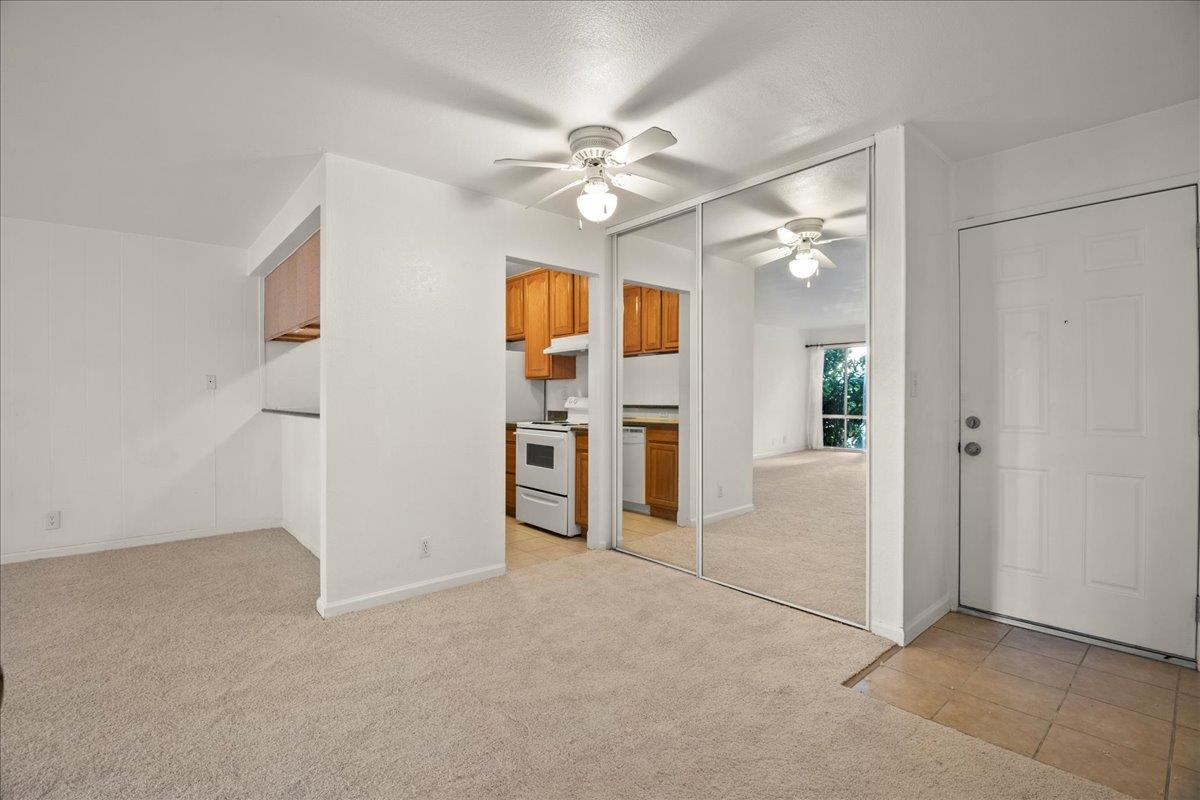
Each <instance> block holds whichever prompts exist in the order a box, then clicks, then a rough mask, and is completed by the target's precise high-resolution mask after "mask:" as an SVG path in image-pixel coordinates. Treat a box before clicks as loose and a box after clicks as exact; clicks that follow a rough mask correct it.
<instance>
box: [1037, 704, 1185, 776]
mask: <svg viewBox="0 0 1200 800" xmlns="http://www.w3.org/2000/svg"><path fill="white" fill-rule="evenodd" d="M1054 724H1055V725H1062V726H1064V727H1067V728H1070V729H1071V730H1074V731H1079V732H1080V733H1086V734H1089V735H1091V736H1095V737H1096V738H1098V739H1103V740H1105V741H1106V742H1112V743H1114V744H1119V745H1124V746H1125V747H1128V748H1130V749H1131V750H1136V751H1138V752H1139V753H1145V754H1146V755H1148V756H1154V757H1155V758H1161V759H1163V760H1164V761H1165V760H1166V759H1167V757H1168V756H1169V755H1170V754H1171V723H1169V722H1167V721H1166V720H1162V719H1157V718H1155V717H1148V716H1146V715H1145V714H1139V713H1138V712H1136V711H1130V710H1129V709H1126V708H1120V707H1118V706H1114V705H1110V704H1109V703H1103V702H1101V701H1099V700H1093V699H1092V698H1090V697H1084V696H1083V695H1078V694H1068V695H1067V697H1066V699H1065V700H1063V704H1062V707H1061V708H1060V709H1059V710H1058V714H1057V715H1056V716H1055V717H1054Z"/></svg>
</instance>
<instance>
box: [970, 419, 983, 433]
mask: <svg viewBox="0 0 1200 800" xmlns="http://www.w3.org/2000/svg"><path fill="white" fill-rule="evenodd" d="M966 423H967V427H968V428H970V429H971V430H975V429H976V428H978V427H979V426H980V425H982V424H983V423H981V422H980V421H979V417H967V419H966Z"/></svg>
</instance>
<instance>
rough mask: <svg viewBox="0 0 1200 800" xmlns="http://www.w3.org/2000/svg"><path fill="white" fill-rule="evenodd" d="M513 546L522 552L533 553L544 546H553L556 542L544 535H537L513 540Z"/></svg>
mask: <svg viewBox="0 0 1200 800" xmlns="http://www.w3.org/2000/svg"><path fill="white" fill-rule="evenodd" d="M512 546H513V548H515V549H517V550H520V551H521V552H522V553H532V552H534V551H536V550H541V549H542V548H544V547H553V546H554V542H552V541H550V540H549V539H547V538H545V537H542V536H535V537H533V538H530V539H521V540H520V541H517V542H513V545H512Z"/></svg>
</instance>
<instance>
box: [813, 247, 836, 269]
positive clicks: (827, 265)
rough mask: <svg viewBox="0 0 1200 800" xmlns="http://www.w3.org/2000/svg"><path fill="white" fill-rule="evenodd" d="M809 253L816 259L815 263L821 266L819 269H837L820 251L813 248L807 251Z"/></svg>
mask: <svg viewBox="0 0 1200 800" xmlns="http://www.w3.org/2000/svg"><path fill="white" fill-rule="evenodd" d="M809 252H810V253H812V254H813V255H814V256H816V257H817V263H818V264H820V265H821V269H837V264H835V263H833V262H832V261H830V260H829V256H827V255H825V254H824V253H822V252H821V251H820V250H818V249H816V248H815V247H814V248H812V249H811V250H809Z"/></svg>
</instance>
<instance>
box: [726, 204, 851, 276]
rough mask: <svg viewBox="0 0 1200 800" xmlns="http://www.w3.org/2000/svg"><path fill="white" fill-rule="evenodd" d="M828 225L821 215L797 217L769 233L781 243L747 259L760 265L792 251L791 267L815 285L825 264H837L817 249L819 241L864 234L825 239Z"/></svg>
mask: <svg viewBox="0 0 1200 800" xmlns="http://www.w3.org/2000/svg"><path fill="white" fill-rule="evenodd" d="M824 227H825V220H823V219H821V218H819V217H802V218H800V219H794V220H792V221H791V222H788V223H787V224H785V225H782V226H780V227H778V228H776V229H775V231H774V232H773V234H769V236H770V237H771V238H774V239H775V240H776V241H778V242H779V243H780V244H779V245H777V246H775V247H772V248H771V249H770V250H765V251H763V252H761V253H758V254H757V255H753V256H750V258H748V259H746V263H747V264H749V265H750V266H752V267H756V268H757V267H762V266H765V265H767V264H771V263H774V262H776V261H778V260H780V259H781V258H784V257H786V256H789V255H790V256H792V260H791V261H789V262H788V271H790V272H791V273H792V274H793V275H795V276H796V277H797V278H799V279H800V280H802V281H805V286H806V287H810V288H811V287H812V278H814V277H816V276H817V275H820V274H821V268H822V267H824V268H825V269H835V268H836V267H837V264H834V263H833V262H832V261H830V260H829V257H828V256H826V255H825V254H824V253H822V252H821V251H820V250H818V249H817V247H816V245H817V243H818V241H819V242H820V243H821V244H829V243H830V242H840V241H842V240H843V239H861V238H862V236H838V237H836V238H834V239H824V240H822V239H821V231H822V230H823V229H824Z"/></svg>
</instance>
